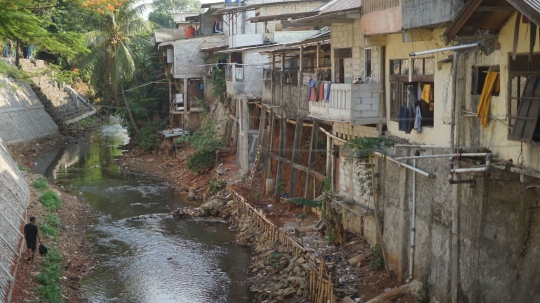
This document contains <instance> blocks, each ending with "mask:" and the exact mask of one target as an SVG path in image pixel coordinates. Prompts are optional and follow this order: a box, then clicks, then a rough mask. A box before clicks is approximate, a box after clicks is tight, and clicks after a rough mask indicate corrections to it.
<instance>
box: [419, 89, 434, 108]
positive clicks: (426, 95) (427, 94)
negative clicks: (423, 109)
mask: <svg viewBox="0 0 540 303" xmlns="http://www.w3.org/2000/svg"><path fill="white" fill-rule="evenodd" d="M420 99H422V100H424V101H425V102H426V103H428V104H429V102H431V101H432V100H433V94H432V93H431V84H424V88H423V89H422V97H421V98H420Z"/></svg>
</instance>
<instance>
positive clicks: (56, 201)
mask: <svg viewBox="0 0 540 303" xmlns="http://www.w3.org/2000/svg"><path fill="white" fill-rule="evenodd" d="M39 201H40V202H41V204H43V206H45V208H46V209H47V210H48V211H57V210H59V209H60V198H59V197H58V195H57V194H56V193H55V192H53V191H50V190H49V191H46V192H45V193H43V195H41V197H40V198H39Z"/></svg>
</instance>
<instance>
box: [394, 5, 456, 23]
mask: <svg viewBox="0 0 540 303" xmlns="http://www.w3.org/2000/svg"><path fill="white" fill-rule="evenodd" d="M463 3H464V1H463V0H453V1H448V0H402V1H401V7H402V12H403V27H404V28H416V27H423V26H434V25H438V24H441V23H443V22H447V21H450V20H452V17H453V16H454V15H455V14H456V13H457V12H458V11H459V9H460V8H461V7H462V6H463Z"/></svg>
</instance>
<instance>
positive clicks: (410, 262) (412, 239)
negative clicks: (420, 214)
mask: <svg viewBox="0 0 540 303" xmlns="http://www.w3.org/2000/svg"><path fill="white" fill-rule="evenodd" d="M413 167H414V168H416V159H414V160H413ZM412 182H413V188H412V194H413V201H412V203H413V204H412V226H411V247H410V256H409V258H410V260H409V281H412V279H413V268H414V244H415V238H416V172H413V181H412Z"/></svg>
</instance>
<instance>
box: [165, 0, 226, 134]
mask: <svg viewBox="0 0 540 303" xmlns="http://www.w3.org/2000/svg"><path fill="white" fill-rule="evenodd" d="M222 6H223V4H209V5H203V8H206V9H207V10H206V12H204V13H202V14H176V15H175V19H174V20H175V22H176V24H177V28H174V29H158V30H156V31H155V42H156V43H157V44H158V48H159V49H161V50H163V57H164V60H165V61H166V63H167V68H166V70H165V72H166V73H167V74H168V75H169V77H168V79H169V91H170V105H169V126H170V127H171V128H179V127H180V128H183V129H196V128H197V127H199V126H200V112H202V108H201V106H200V105H201V102H202V103H204V102H206V100H208V99H209V98H210V96H209V95H210V93H209V89H208V85H209V83H208V82H207V77H206V76H207V74H208V66H207V59H208V54H207V53H205V52H203V51H202V50H204V49H207V50H212V49H214V48H217V49H220V48H225V47H227V36H226V35H224V34H223V27H222V26H223V25H222V24H221V23H220V21H219V20H217V19H215V17H213V16H212V14H213V13H214V12H216V11H217V10H218V9H219V8H220V7H222ZM188 27H191V29H192V32H191V33H190V32H189V30H188Z"/></svg>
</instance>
